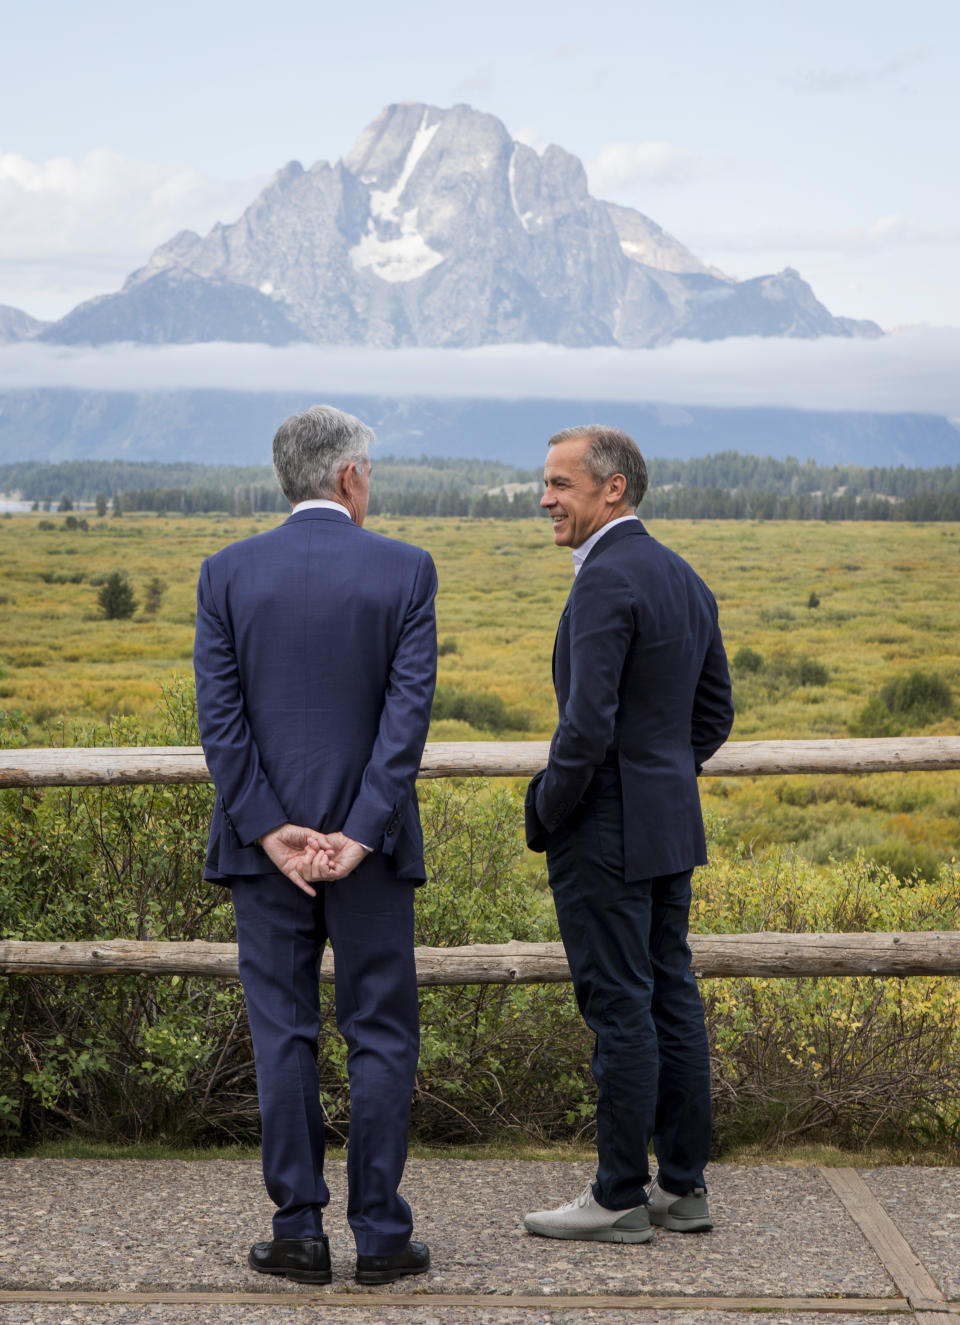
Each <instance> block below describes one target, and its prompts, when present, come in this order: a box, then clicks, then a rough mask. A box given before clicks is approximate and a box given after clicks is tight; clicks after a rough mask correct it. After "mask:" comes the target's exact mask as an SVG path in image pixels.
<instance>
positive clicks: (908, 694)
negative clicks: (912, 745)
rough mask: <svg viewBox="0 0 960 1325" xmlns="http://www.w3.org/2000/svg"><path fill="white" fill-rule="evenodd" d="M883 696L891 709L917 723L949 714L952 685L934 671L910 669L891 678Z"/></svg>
mask: <svg viewBox="0 0 960 1325" xmlns="http://www.w3.org/2000/svg"><path fill="white" fill-rule="evenodd" d="M880 698H881V699H882V700H883V702H884V704H886V706H887V708H888V709H889V710H890V712H891V713H895V714H899V715H901V716H902V717H903V718H904V719H905V720H906V721H907V722H909V723H910V724H911V725H914V726H917V727H925V726H926V725H927V724H928V723H930V722H937V721H939V719H940V718H945V717H947V716H948V714H949V713H950V711H951V709H952V707H953V696H952V694H951V693H950V687H949V686H948V685H947V683H946V681H944V680H943V679H942V678H941V677H939V676H935V675H934V674H933V673H931V672H919V671H917V672H911V673H910V675H909V676H898V677H896V678H894V679H893V680H892V681H888V682H887V683H886V685H885V686H884V687H883V689H882V690H881V691H880Z"/></svg>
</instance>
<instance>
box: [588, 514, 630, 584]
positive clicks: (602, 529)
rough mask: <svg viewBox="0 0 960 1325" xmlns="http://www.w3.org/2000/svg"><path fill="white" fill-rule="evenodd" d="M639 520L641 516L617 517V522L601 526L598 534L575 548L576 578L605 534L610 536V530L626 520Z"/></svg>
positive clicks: (592, 535) (611, 521)
mask: <svg viewBox="0 0 960 1325" xmlns="http://www.w3.org/2000/svg"><path fill="white" fill-rule="evenodd" d="M639 519H640V517H639V515H620V516H618V517H617V519H616V520H610V521H609V522H608V523H607V524H605V525H601V526H600V528H599V529H598V530H597V531H596V533H594V534H591V535H590V537H589V538H588V539H586V541H585V542H583V543H581V544H580V546H579V547H575V548H574V549H573V574H574V577H576V576H577V575H579V574H580V567H581V566H582V565H583V563H584V562H585V561H586V559H587V557H588V556H589V555H590V553H591V551H592V550H593V548H594V547H595V546H596V545H597V543H599V542H600V540H601V538H603V536H604V534H608V533H609V532H610V530H611V529H612V528H613V527H614V525H617V524H623V522H624V520H639Z"/></svg>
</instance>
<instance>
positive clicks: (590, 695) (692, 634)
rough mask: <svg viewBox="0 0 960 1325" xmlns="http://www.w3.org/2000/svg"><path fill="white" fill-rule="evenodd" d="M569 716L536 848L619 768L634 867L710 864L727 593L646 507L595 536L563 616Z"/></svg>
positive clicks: (552, 765)
mask: <svg viewBox="0 0 960 1325" xmlns="http://www.w3.org/2000/svg"><path fill="white" fill-rule="evenodd" d="M553 674H554V687H555V689H556V692H557V704H558V707H559V710H560V720H559V723H558V726H557V729H556V732H555V733H554V736H553V740H552V742H551V745H550V757H549V762H548V764H547V767H546V769H545V770H543V772H541V773H538V774H537V776H536V777H535V778H534V779H533V782H532V783H531V784H530V789H529V791H528V793H527V806H526V821H527V842H528V844H529V845H530V846H531V847H532V848H533V849H534V850H535V851H543V850H544V849H545V848H546V847H547V846H548V845H549V835H550V833H551V832H553V831H555V830H556V829H557V828H558V827H559V826H560V825H561V824H562V823H563V822H564V821H565V820H566V819H567V818H568V817H569V816H570V815H571V814H572V813H573V812H574V810H575V808H576V806H577V805H578V804H579V803H580V801H581V800H582V799H583V797H584V795H585V793H589V790H590V786H591V782H592V781H593V779H594V777H595V775H596V774H597V772H598V770H600V769H604V768H606V769H609V770H615V771H619V780H620V786H621V793H622V798H623V834H624V854H625V878H626V879H641V878H655V877H657V876H658V875H661V874H679V873H680V872H681V871H683V870H687V869H692V868H693V866H694V865H703V864H705V863H706V858H707V857H706V842H705V839H704V833H703V816H702V814H701V810H700V796H699V793H698V791H697V774H698V773H699V771H700V766H701V765H702V764H703V763H704V761H705V760H707V759H709V757H710V756H711V755H712V754H713V753H714V752H715V751H716V750H718V749H719V748H720V746H721V745H722V744H723V742H724V741H725V740H726V738H727V736H728V735H729V733H730V728H731V725H732V723H733V704H732V702H731V697H730V674H729V671H728V669H727V660H726V655H725V654H724V650H723V641H722V640H721V637H720V626H719V623H718V620H717V605H716V602H715V600H714V597H713V594H711V592H710V590H709V589H708V588H707V586H706V585H705V584H704V583H703V581H702V580H701V579H700V578H699V576H697V575H696V574H695V573H694V572H693V570H692V569H691V568H690V566H688V565H687V563H686V562H685V561H684V560H683V558H682V557H679V556H677V554H676V553H675V552H671V551H670V549H669V548H666V547H664V546H663V544H662V543H658V542H657V541H656V539H654V538H651V537H650V535H649V534H648V533H647V531H646V529H644V527H643V525H642V524H641V523H640V521H639V520H631V521H628V522H625V523H624V524H618V525H616V526H615V527H614V528H613V529H611V530H610V531H609V533H606V534H604V535H603V537H602V538H601V539H600V540H599V542H598V543H596V544H595V545H594V547H593V548H592V549H591V551H590V553H589V555H588V556H587V559H586V561H585V562H584V563H583V566H582V567H581V569H580V573H579V575H578V576H577V577H576V579H575V580H574V582H573V587H572V589H571V590H570V596H569V598H568V599H567V604H566V607H565V608H564V610H563V615H562V616H561V618H560V625H559V627H558V630H557V641H556V645H555V646H554V655H553Z"/></svg>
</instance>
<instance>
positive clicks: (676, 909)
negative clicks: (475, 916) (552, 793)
mask: <svg viewBox="0 0 960 1325" xmlns="http://www.w3.org/2000/svg"><path fill="white" fill-rule="evenodd" d="M547 867H548V870H549V876H550V887H551V889H552V890H553V896H554V902H555V905H556V909H557V918H558V920H559V923H560V934H561V937H562V939H563V945H564V948H565V950H566V954H567V959H568V961H569V963H570V971H571V974H572V976H573V987H574V992H575V994H576V997H577V1003H578V1005H579V1007H580V1011H581V1013H582V1015H583V1018H584V1020H585V1022H586V1023H587V1025H588V1026H589V1027H590V1029H591V1030H592V1031H593V1032H594V1034H595V1036H596V1041H595V1045H594V1052H593V1063H592V1066H593V1075H594V1079H595V1080H596V1083H597V1090H598V1100H597V1152H598V1156H599V1165H598V1168H597V1180H596V1183H595V1184H594V1189H593V1190H594V1196H595V1197H596V1199H597V1200H598V1201H599V1202H600V1204H601V1205H603V1206H606V1207H607V1208H608V1209H611V1210H626V1209H629V1208H632V1207H634V1206H637V1205H640V1204H642V1203H643V1202H644V1201H646V1199H647V1198H646V1195H645V1194H644V1190H643V1189H644V1186H645V1184H646V1183H648V1182H649V1181H650V1170H649V1164H648V1157H647V1155H648V1148H649V1145H650V1142H651V1140H652V1142H653V1148H654V1153H655V1154H656V1156H657V1161H658V1163H659V1166H660V1172H659V1179H660V1184H661V1186H662V1187H663V1188H664V1189H665V1190H666V1191H670V1192H676V1193H678V1194H684V1193H686V1192H688V1191H689V1190H690V1189H691V1188H692V1187H703V1186H705V1183H704V1177H703V1169H704V1166H705V1164H706V1163H707V1160H708V1159H709V1157H710V1129H711V1110H710V1053H709V1046H708V1042H707V1033H706V1028H705V1025H704V1017H703V1004H702V1003H701V1001H700V993H699V990H698V988H697V982H696V980H695V979H694V976H693V975H692V973H691V971H690V949H689V947H688V945H687V927H688V921H689V914H690V876H691V873H692V871H691V870H687V871H686V872H684V873H681V874H668V875H664V876H662V877H659V878H652V879H638V880H635V881H630V882H625V881H624V854H623V805H622V802H621V799H620V796H619V794H617V792H613V793H610V792H602V793H601V794H599V795H596V796H595V797H594V798H593V799H590V800H588V801H587V802H586V803H584V804H581V805H580V806H578V808H577V809H576V810H575V811H574V813H573V814H572V815H571V816H570V817H569V818H568V819H567V820H566V821H565V822H564V823H563V824H561V826H560V827H559V828H557V829H556V830H555V831H554V832H552V833H551V834H550V835H549V837H548V838H547Z"/></svg>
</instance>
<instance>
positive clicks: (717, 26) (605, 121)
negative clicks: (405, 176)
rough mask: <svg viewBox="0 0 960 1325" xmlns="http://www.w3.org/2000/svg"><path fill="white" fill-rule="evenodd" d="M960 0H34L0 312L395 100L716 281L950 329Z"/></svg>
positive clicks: (9, 27) (4, 157)
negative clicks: (473, 139) (799, 282)
mask: <svg viewBox="0 0 960 1325" xmlns="http://www.w3.org/2000/svg"><path fill="white" fill-rule="evenodd" d="M958 37H960V5H958V4H957V3H956V0H911V2H910V3H909V4H904V3H903V0H783V2H780V3H778V0H727V3H725V4H722V5H721V4H717V3H715V2H714V0H699V2H697V3H690V2H689V0H687V2H684V0H674V3H673V4H670V5H667V4H665V3H663V0H658V2H657V4H655V5H653V4H649V3H647V2H646V0H634V3H633V4H631V5H626V4H624V3H623V0H592V2H591V3H590V4H588V5H584V4H583V3H582V0H576V3H572V2H571V0H528V2H527V3H525V4H522V5H518V4H516V3H515V0H510V3H506V2H505V0H487V3H486V4H485V5H483V6H472V7H471V6H465V7H461V6H454V5H451V4H449V3H446V2H445V3H443V4H440V3H435V2H434V0H415V3H413V4H410V5H397V4H395V3H386V0H367V2H366V3H365V4H360V5H347V4H344V3H342V0H338V2H337V3H335V4H333V3H329V2H328V0H273V2H272V3H271V4H269V5H264V4H262V3H260V0H256V3H254V0H230V2H229V3H226V0H204V2H203V3H201V4H196V3H195V2H191V3H189V4H188V3H186V2H185V0H167V3H166V4H165V5H164V6H163V7H162V8H161V9H159V10H158V9H156V8H151V7H145V6H142V5H129V4H126V3H121V2H120V0H85V3H84V4H83V5H68V4H66V3H64V0H33V3H31V4H30V5H26V4H20V5H16V6H9V7H8V9H7V11H6V13H5V16H4V20H3V44H2V51H0V135H2V137H0V303H6V304H12V305H14V306H16V307H20V308H24V309H25V310H26V311H27V312H29V313H32V314H33V315H34V316H37V317H46V318H51V317H57V316H59V315H61V314H63V313H64V312H66V311H67V310H68V309H69V308H70V307H72V306H73V305H74V304H75V303H76V302H78V301H79V300H80V299H82V298H86V297H89V296H90V295H93V294H98V293H104V292H106V291H109V290H113V289H116V288H117V287H118V286H119V285H120V283H121V282H122V280H123V278H124V277H125V276H126V274H127V273H128V272H129V271H130V270H131V269H132V268H134V267H136V266H138V265H140V264H141V263H142V262H144V260H145V259H146V258H147V256H148V255H149V253H150V251H151V250H152V248H153V247H154V246H155V245H157V244H158V243H161V242H162V241H164V240H165V239H168V238H169V237H170V236H171V235H172V234H173V233H175V232H176V230H178V229H180V228H183V227H189V228H191V229H195V230H199V231H201V232H204V231H206V230H207V229H208V228H209V226H210V225H211V224H212V223H213V222H214V221H215V220H217V219H221V220H223V221H231V220H234V219H235V218H236V217H237V216H238V215H239V213H240V212H241V211H242V209H243V207H244V206H245V204H246V203H247V202H249V201H250V200H251V199H252V197H253V196H254V194H255V192H256V191H257V189H258V188H259V187H260V185H261V184H262V183H263V182H264V181H265V180H266V178H267V177H268V176H269V175H270V174H271V173H272V172H273V171H274V170H276V169H278V168H279V167H280V166H281V165H283V164H284V163H285V162H286V161H288V160H290V159H294V158H295V159H298V160H300V161H302V162H303V163H304V164H305V165H309V164H312V163H313V162H314V161H316V160H318V159H330V160H333V159H336V158H338V157H340V156H343V155H344V154H345V153H346V152H347V151H348V150H349V148H350V145H351V143H352V142H353V140H354V139H355V138H356V136H357V135H358V134H359V132H360V130H361V129H362V128H363V127H364V125H365V124H367V123H368V122H369V121H370V120H371V119H372V118H373V117H374V115H376V114H377V113H378V111H379V110H380V108H381V107H382V106H383V105H385V104H387V103H389V102H392V101H400V100H416V101H426V102H429V103H431V104H434V105H438V106H449V105H452V104H454V103H456V102H460V101H466V102H469V103H470V104H471V105H473V106H475V107H477V108H478V109H481V110H484V111H489V112H491V113H493V114H495V115H497V116H499V117H500V118H501V119H502V120H503V121H504V123H505V124H506V126H507V128H508V129H509V130H510V132H511V133H512V134H514V136H518V137H522V138H524V139H525V140H526V141H528V142H531V143H533V144H534V145H535V146H537V147H542V146H544V145H546V144H547V143H549V142H556V143H559V144H560V145H561V146H562V147H565V148H567V149H568V150H569V151H571V152H574V153H576V154H577V155H578V156H580V157H581V158H582V159H583V160H584V162H585V164H586V166H587V169H588V173H589V178H590V182H591V188H592V191H593V192H594V193H595V194H596V195H597V196H600V197H603V198H609V199H612V200H614V201H617V202H621V203H625V204H628V205H631V206H635V207H638V208H640V209H641V210H642V211H644V212H645V213H647V214H648V215H649V216H651V217H653V219H654V220H656V221H657V222H658V223H659V224H661V225H662V226H664V227H665V229H667V230H668V231H670V232H671V233H673V234H675V235H676V236H677V237H678V238H679V239H681V240H682V241H683V242H684V243H686V244H687V245H689V246H690V247H691V248H692V249H693V250H694V251H695V252H696V253H697V254H698V255H699V256H700V257H702V258H703V259H705V260H706V261H708V262H710V263H713V264H715V265H716V266H718V267H720V268H722V269H723V270H725V271H727V272H729V273H731V274H733V275H735V276H738V277H746V276H753V275H758V274H760V273H764V272H770V271H776V270H780V269H781V268H783V267H784V266H787V265H790V266H794V267H796V268H798V269H799V271H800V272H801V273H802V275H803V276H804V277H806V278H807V279H808V280H809V281H810V282H811V283H812V285H813V287H814V290H815V292H816V293H817V295H818V296H819V297H820V298H821V299H822V300H823V301H824V302H825V303H826V304H827V306H828V307H829V308H830V309H831V311H833V312H835V313H838V314H845V315H847V316H855V317H868V318H873V319H875V320H876V321H879V322H880V323H881V324H882V325H884V326H885V327H888V328H890V327H896V326H900V325H904V324H914V323H931V324H940V325H945V324H946V325H954V326H960V205H958V203H960V170H958V168H957V167H958V160H957V157H958V153H957V142H956V138H957V127H956V126H957V124H958V122H960V97H958V91H957V88H958V81H960V80H958V76H957V66H958V53H960V42H958Z"/></svg>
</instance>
